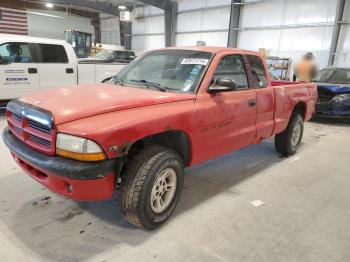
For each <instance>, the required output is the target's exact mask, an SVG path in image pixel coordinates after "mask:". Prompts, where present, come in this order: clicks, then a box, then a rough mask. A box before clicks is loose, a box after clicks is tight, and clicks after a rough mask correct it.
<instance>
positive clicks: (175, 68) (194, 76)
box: [117, 50, 212, 92]
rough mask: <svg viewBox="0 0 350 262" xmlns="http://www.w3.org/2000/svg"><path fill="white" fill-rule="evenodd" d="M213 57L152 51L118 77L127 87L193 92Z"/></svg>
mask: <svg viewBox="0 0 350 262" xmlns="http://www.w3.org/2000/svg"><path fill="white" fill-rule="evenodd" d="M211 57H212V53H207V52H199V51H191V50H162V51H153V52H149V53H147V54H145V55H144V56H142V57H140V58H138V59H136V60H134V61H133V62H131V63H130V64H129V65H127V66H126V67H124V68H123V69H122V70H121V71H120V73H119V74H118V77H117V78H118V81H119V82H122V83H123V84H125V85H128V84H132V85H135V84H136V85H138V86H141V87H147V88H150V87H152V86H153V87H156V85H157V86H159V87H160V88H162V90H165V91H171V90H172V91H175V92H194V91H195V90H196V88H197V86H198V84H199V82H200V81H201V79H202V76H203V74H204V72H205V69H206V68H207V66H208V64H209V62H210V59H211ZM158 89H159V88H158Z"/></svg>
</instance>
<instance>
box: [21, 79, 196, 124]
mask: <svg viewBox="0 0 350 262" xmlns="http://www.w3.org/2000/svg"><path fill="white" fill-rule="evenodd" d="M195 98H196V95H194V94H180V93H168V92H160V91H154V90H151V89H141V88H133V87H125V86H114V85H109V84H98V85H80V86H75V87H67V88H55V89H52V90H49V91H44V92H39V93H36V94H33V95H31V96H27V97H24V98H21V99H20V100H21V101H23V102H26V103H29V104H32V105H35V106H37V107H40V108H43V109H46V110H48V111H50V112H51V113H52V114H53V117H54V121H55V124H56V125H60V124H63V123H66V122H70V121H74V120H77V119H81V118H85V117H89V116H93V115H99V114H104V113H109V112H114V111H118V110H125V109H131V108H136V107H143V106H152V105H158V104H164V103H171V102H178V101H185V100H194V99H195ZM140 117H142V116H140Z"/></svg>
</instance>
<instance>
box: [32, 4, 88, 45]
mask: <svg viewBox="0 0 350 262" xmlns="http://www.w3.org/2000/svg"><path fill="white" fill-rule="evenodd" d="M28 11H32V12H37V13H43V11H42V10H32V9H31V10H28ZM45 14H48V15H52V17H50V16H43V15H36V14H32V13H27V23H28V35H30V36H36V37H44V38H53V39H64V30H66V29H74V30H77V31H82V32H87V33H92V34H94V32H95V30H94V27H93V26H92V25H91V22H90V19H89V18H85V17H81V16H72V15H67V14H66V13H65V12H60V11H50V10H46V11H45ZM53 16H57V17H61V18H56V17H53Z"/></svg>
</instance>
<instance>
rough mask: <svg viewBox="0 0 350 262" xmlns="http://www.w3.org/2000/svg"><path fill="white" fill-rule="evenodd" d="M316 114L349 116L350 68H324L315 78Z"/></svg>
mask: <svg viewBox="0 0 350 262" xmlns="http://www.w3.org/2000/svg"><path fill="white" fill-rule="evenodd" d="M314 81H315V82H317V88H318V102H317V106H316V114H317V115H318V116H336V117H350V68H336V67H335V68H326V69H323V70H321V71H319V72H318V74H317V76H316V78H315V79H314Z"/></svg>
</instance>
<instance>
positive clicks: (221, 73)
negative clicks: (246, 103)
mask: <svg viewBox="0 0 350 262" xmlns="http://www.w3.org/2000/svg"><path fill="white" fill-rule="evenodd" d="M218 78H228V79H231V80H233V81H235V82H236V84H237V88H238V89H247V88H248V78H247V73H246V70H245V67H244V63H243V60H242V57H241V56H240V55H228V56H225V57H224V58H223V59H221V61H220V64H219V65H218V67H217V68H216V71H215V73H214V83H215V81H216V80H217V79H218Z"/></svg>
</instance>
